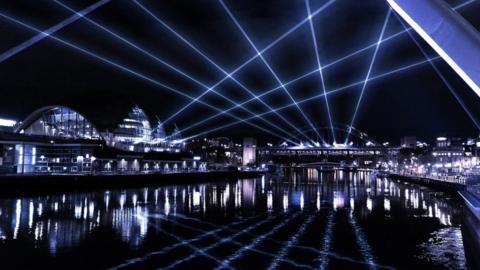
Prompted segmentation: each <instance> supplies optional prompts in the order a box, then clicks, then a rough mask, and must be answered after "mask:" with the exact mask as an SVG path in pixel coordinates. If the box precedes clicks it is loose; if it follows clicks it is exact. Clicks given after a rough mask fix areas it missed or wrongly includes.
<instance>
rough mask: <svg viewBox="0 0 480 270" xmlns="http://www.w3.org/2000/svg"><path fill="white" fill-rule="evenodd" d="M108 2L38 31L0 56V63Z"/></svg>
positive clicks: (90, 7)
mask: <svg viewBox="0 0 480 270" xmlns="http://www.w3.org/2000/svg"><path fill="white" fill-rule="evenodd" d="M108 2H110V0H100V1H98V2H96V3H95V4H92V5H90V6H88V7H87V8H85V9H83V10H81V11H79V12H78V13H75V14H74V15H72V16H70V17H68V18H67V19H65V20H63V21H61V22H59V23H57V24H55V25H54V26H52V27H50V28H48V29H46V30H44V31H39V33H38V34H36V35H35V36H33V37H31V38H30V39H28V40H26V41H24V42H22V43H20V44H18V45H17V46H15V47H13V48H11V49H9V50H7V51H6V52H4V53H2V54H1V55H0V63H1V62H3V61H5V60H7V59H9V58H11V57H13V56H14V55H16V54H17V53H19V52H21V51H23V50H25V49H27V48H29V47H30V46H32V45H34V44H35V43H37V42H39V41H41V40H43V39H44V38H46V37H48V36H49V35H52V34H54V33H55V32H57V31H59V30H61V29H63V28H65V27H66V26H68V25H70V24H72V23H74V22H75V21H77V20H78V19H80V18H82V17H84V16H86V15H88V14H89V13H91V12H93V11H95V10H97V9H98V8H100V7H102V6H103V5H105V4H107V3H108Z"/></svg>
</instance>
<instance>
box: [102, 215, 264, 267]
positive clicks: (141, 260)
mask: <svg viewBox="0 0 480 270" xmlns="http://www.w3.org/2000/svg"><path fill="white" fill-rule="evenodd" d="M254 218H256V217H252V218H248V219H244V220H240V221H237V222H233V223H230V224H228V225H225V226H222V227H219V228H217V229H215V230H212V231H209V232H206V233H204V234H202V235H199V236H196V237H194V238H191V239H188V240H185V241H182V242H178V243H176V244H173V245H170V246H167V247H164V248H162V249H160V250H156V251H153V252H150V253H147V254H145V255H144V256H142V257H139V258H134V259H130V260H128V261H126V262H124V263H122V264H119V265H117V266H114V267H112V268H110V270H114V269H121V268H125V267H128V266H131V265H133V264H135V263H139V262H144V261H146V260H147V259H148V258H151V257H153V256H156V255H161V254H166V253H168V252H170V251H172V250H174V249H175V248H177V247H180V246H183V245H184V244H185V243H187V244H190V243H193V242H196V241H200V240H202V239H204V238H207V237H209V236H211V235H214V234H217V233H219V232H221V231H223V230H225V229H228V228H229V227H231V226H237V225H242V224H244V223H246V222H249V221H251V219H254Z"/></svg>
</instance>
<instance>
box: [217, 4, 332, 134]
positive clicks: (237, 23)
mask: <svg viewBox="0 0 480 270" xmlns="http://www.w3.org/2000/svg"><path fill="white" fill-rule="evenodd" d="M219 2H220V3H221V4H222V7H223V8H224V9H225V11H226V12H227V13H228V15H229V16H230V18H231V19H232V21H233V22H234V23H235V25H236V26H237V27H238V29H239V30H240V32H241V33H242V34H243V36H244V37H245V38H246V39H247V40H248V42H249V43H250V45H251V46H252V48H253V49H254V50H255V52H257V55H258V56H259V57H260V59H262V61H263V63H264V64H265V66H266V67H267V68H268V70H269V71H270V73H272V75H273V77H274V78H275V80H277V82H278V84H279V85H280V86H281V87H282V89H283V90H284V91H285V93H286V94H287V95H288V97H289V98H290V100H291V101H292V102H293V103H294V104H295V106H296V107H297V109H298V111H299V112H300V114H301V115H302V116H303V118H304V119H305V121H307V123H308V124H309V125H310V126H311V127H314V125H313V123H312V121H310V119H309V118H308V116H307V115H306V114H305V112H304V111H303V110H302V108H300V105H298V103H297V102H296V101H295V99H294V98H293V96H292V95H291V94H290V92H289V91H288V89H287V88H286V86H285V84H284V83H283V82H282V81H281V80H280V78H279V77H278V75H277V73H276V72H275V71H274V70H273V69H272V67H271V66H270V64H269V63H268V62H267V60H265V57H264V56H263V55H262V53H261V52H260V51H259V50H258V49H257V46H255V44H254V43H253V41H252V40H251V39H250V37H249V36H248V34H247V33H246V32H245V30H244V29H243V27H242V26H241V25H240V23H239V22H238V20H237V19H236V18H235V16H234V15H233V14H232V12H231V11H230V10H229V9H228V7H227V6H226V5H225V3H224V2H223V0H219ZM328 3H330V2H328ZM325 5H327V4H325ZM307 18H311V15H309V16H308V17H307ZM309 21H310V19H309ZM295 130H297V131H298V132H300V133H302V132H301V131H300V130H299V129H298V128H297V127H296V126H295ZM314 131H315V133H316V134H317V137H318V138H320V139H321V140H322V141H324V139H323V137H322V136H321V135H320V133H319V132H318V131H317V130H316V129H314ZM304 136H305V137H306V135H305V134H304ZM308 139H309V140H310V141H311V142H312V143H313V142H314V141H313V140H312V139H310V138H308Z"/></svg>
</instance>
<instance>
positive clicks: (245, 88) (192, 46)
mask: <svg viewBox="0 0 480 270" xmlns="http://www.w3.org/2000/svg"><path fill="white" fill-rule="evenodd" d="M133 2H134V3H135V4H136V5H137V6H139V7H140V8H141V9H142V10H143V11H145V12H146V13H147V14H148V15H149V16H151V17H152V18H153V19H155V20H156V21H157V22H159V23H160V24H161V25H162V26H163V27H165V28H166V29H168V30H169V31H170V32H171V33H172V34H173V35H175V36H176V37H177V38H178V39H180V40H181V41H182V42H183V43H185V44H186V45H187V46H189V47H190V48H191V49H193V50H194V51H195V52H196V53H197V54H199V55H200V56H202V57H203V58H204V59H205V60H207V61H208V62H209V63H211V64H212V65H213V66H214V67H216V68H217V69H218V70H219V71H221V72H222V73H224V74H225V75H226V77H227V78H229V79H231V80H233V81H234V82H235V83H236V84H237V85H239V86H240V88H241V89H243V90H244V91H246V92H247V93H249V94H250V95H251V96H252V97H254V98H255V99H257V100H258V101H259V102H260V103H261V104H262V105H264V106H265V107H267V109H271V107H270V105H268V104H267V103H266V102H264V101H263V100H261V99H260V98H257V96H256V95H255V94H254V93H253V92H252V91H251V90H250V89H248V88H247V87H246V86H245V85H243V84H242V83H240V82H239V81H238V80H237V79H236V78H235V77H234V76H233V74H231V73H228V72H227V71H225V70H224V69H223V68H222V67H220V66H219V65H218V64H217V63H216V62H215V61H213V60H212V59H211V58H210V57H209V56H207V55H206V54H205V53H204V52H202V51H201V50H200V49H199V48H197V47H196V46H195V45H193V44H192V43H191V42H190V41H189V40H187V38H185V37H184V36H182V35H181V34H180V33H178V31H176V30H175V29H173V28H172V27H171V26H170V25H168V24H167V23H165V22H164V21H163V20H161V19H160V18H159V17H158V16H157V15H155V14H154V13H153V12H151V11H150V10H149V9H147V8H146V7H145V6H143V5H142V4H140V3H139V2H138V1H137V0H133ZM212 90H213V88H212V87H210V88H208V89H207V91H212ZM194 100H195V99H194ZM194 100H192V102H193V101H194ZM181 110H182V109H181ZM275 114H276V115H277V116H278V117H279V118H280V119H282V120H283V121H284V122H285V123H287V124H288V125H289V126H291V127H293V128H294V129H296V128H297V127H296V126H295V125H294V124H292V123H291V122H290V121H288V120H287V119H286V118H285V117H284V116H282V115H280V114H279V113H275ZM171 119H172V117H168V118H166V120H164V123H166V122H168V121H170V120H171Z"/></svg>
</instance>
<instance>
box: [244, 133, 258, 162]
mask: <svg viewBox="0 0 480 270" xmlns="http://www.w3.org/2000/svg"><path fill="white" fill-rule="evenodd" d="M256 161H257V140H255V139H254V138H244V139H243V165H244V166H245V165H249V164H255V162H256Z"/></svg>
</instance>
